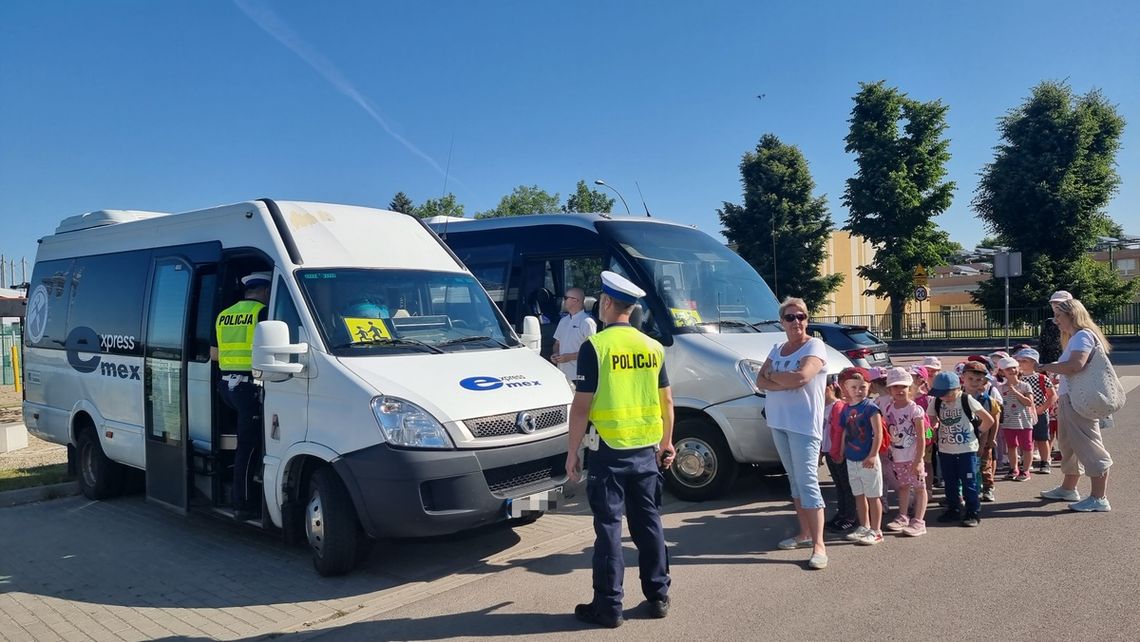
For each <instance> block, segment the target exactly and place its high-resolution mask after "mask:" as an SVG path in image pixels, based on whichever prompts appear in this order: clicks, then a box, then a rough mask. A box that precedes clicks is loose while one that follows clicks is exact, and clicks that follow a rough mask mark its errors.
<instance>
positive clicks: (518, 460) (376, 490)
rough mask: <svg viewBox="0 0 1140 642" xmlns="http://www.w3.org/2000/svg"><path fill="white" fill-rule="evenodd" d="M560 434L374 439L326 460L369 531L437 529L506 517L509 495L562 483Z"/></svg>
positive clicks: (407, 533)
mask: <svg viewBox="0 0 1140 642" xmlns="http://www.w3.org/2000/svg"><path fill="white" fill-rule="evenodd" d="M566 450H567V439H566V435H564V434H563V435H560V436H557V437H552V438H549V439H544V440H542V441H535V442H530V443H525V444H518V445H514V446H506V447H503V448H489V449H485V450H405V449H399V448H393V447H391V446H389V445H387V444H378V445H375V446H370V447H368V448H364V449H362V450H358V451H355V452H352V453H348V454H345V455H342V456H341V457H339V458H337V459H336V460H334V461H333V462H332V465H333V468H334V469H335V470H336V471H337V473H338V474H339V475H340V477H341V479H342V480H343V481H344V483H345V486H346V487H347V489H348V492H349V495H350V496H351V497H352V501H353V504H354V505H355V507H356V512H357V515H358V517H359V518H360V524H361V526H362V527H363V529H364V532H365V533H367V534H368V535H369V536H370V537H373V538H380V537H426V536H432V535H444V534H448V533H455V532H458V531H462V530H466V529H469V528H475V527H477V526H482V525H484V524H491V523H494V522H499V521H503V520H506V519H507V518H508V517H509V514H508V511H509V503H510V501H512V500H515V499H519V498H523V497H529V496H532V495H536V494H539V493H546V492H549V491H553V490H555V489H557V488H559V487H561V486H563V485H564V484H566V481H567V477H566V469H565V466H566Z"/></svg>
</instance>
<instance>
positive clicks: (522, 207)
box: [475, 185, 559, 218]
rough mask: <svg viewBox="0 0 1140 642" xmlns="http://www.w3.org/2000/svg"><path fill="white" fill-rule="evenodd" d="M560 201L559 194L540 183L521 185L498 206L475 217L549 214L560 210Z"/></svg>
mask: <svg viewBox="0 0 1140 642" xmlns="http://www.w3.org/2000/svg"><path fill="white" fill-rule="evenodd" d="M558 201H559V197H558V194H550V193H549V192H547V191H546V190H544V189H542V188H540V187H539V186H538V185H519V186H518V187H516V188H515V189H514V191H512V192H511V193H510V194H507V195H506V196H504V197H503V198H502V199H501V200H500V201H499V205H498V207H496V208H495V209H492V210H487V211H486V212H479V213H478V214H476V215H475V218H498V217H500V216H525V215H527V214H548V213H550V212H557V211H558Z"/></svg>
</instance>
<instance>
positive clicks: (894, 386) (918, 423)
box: [883, 368, 926, 537]
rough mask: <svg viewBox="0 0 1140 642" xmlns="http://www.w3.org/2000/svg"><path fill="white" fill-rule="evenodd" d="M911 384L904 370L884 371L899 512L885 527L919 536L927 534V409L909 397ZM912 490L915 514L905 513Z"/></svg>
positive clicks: (892, 461)
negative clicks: (924, 458) (924, 461)
mask: <svg viewBox="0 0 1140 642" xmlns="http://www.w3.org/2000/svg"><path fill="white" fill-rule="evenodd" d="M913 384H914V380H913V378H912V377H911V376H910V373H909V372H907V371H906V370H903V369H902V368H891V369H890V370H888V371H887V390H889V391H890V395H891V402H890V403H889V404H887V409H886V412H884V413H883V416H884V418H885V420H886V424H887V434H888V435H889V436H890V441H891V444H890V446H891V447H890V451H889V458H890V461H891V474H892V475H893V476H894V478H895V487H896V488H898V493H899V514H898V516H897V517H895V518H894V519H893V520H891V522H890V523H889V524H887V526H886V528H887V530H890V531H894V532H896V533H899V532H901V533H903V534H904V535H909V536H911V537H918V536H920V535H925V534H926V520H925V517H926V480H925V477H926V467H925V466H924V464H923V461H922V458H923V454H924V453H925V451H926V423H925V419H924V417H925V414H926V413H925V412H924V411H923V409H922V408H920V407H919V406H918V404H916V403H915V402H914V401H912V400H911V386H912V385H913ZM912 494H913V495H914V515H913V516H908V514H907V513H908V512H909V510H910V508H909V507H910V499H911V495H912Z"/></svg>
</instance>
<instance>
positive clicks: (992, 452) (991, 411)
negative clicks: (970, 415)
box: [961, 361, 1002, 502]
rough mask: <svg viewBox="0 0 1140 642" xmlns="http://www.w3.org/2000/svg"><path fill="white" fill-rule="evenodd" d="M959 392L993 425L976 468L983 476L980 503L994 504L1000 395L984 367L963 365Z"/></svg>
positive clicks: (984, 437)
mask: <svg viewBox="0 0 1140 642" xmlns="http://www.w3.org/2000/svg"><path fill="white" fill-rule="evenodd" d="M961 384H962V390H963V391H964V392H965V394H967V395H970V396H971V397H973V398H974V399H975V400H977V401H978V402H979V404H980V405H981V406H982V409H983V410H985V411H986V414H988V415H989V416H990V419H991V420H992V421H993V427H994V430H989V431H986V432H985V434H984V435H982V439H981V441H979V443H978V466H979V472H980V474H981V476H982V491H981V500H982V501H983V502H993V501H996V498H995V496H994V475H995V474H996V473H997V459H996V455H997V432H998V431H997V426H998V423H999V422H1000V418H1001V409H1002V406H1001V403H1002V402H1001V401H1000V398H999V397H998V395H999V394H1000V392H999V391H998V390H997V389H996V388H995V387H994V386H993V385H991V383H990V381H989V371H988V370H986V366H985V363H983V362H979V361H966V364H965V365H964V366H962V377H961Z"/></svg>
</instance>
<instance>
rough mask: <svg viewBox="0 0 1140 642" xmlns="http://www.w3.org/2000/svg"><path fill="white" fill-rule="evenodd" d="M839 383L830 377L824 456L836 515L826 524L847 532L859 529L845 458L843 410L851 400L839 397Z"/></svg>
mask: <svg viewBox="0 0 1140 642" xmlns="http://www.w3.org/2000/svg"><path fill="white" fill-rule="evenodd" d="M840 394H841V392H840V390H839V383H838V382H837V381H835V380H829V381H828V384H827V387H826V388H825V389H824V402H825V403H826V405H825V406H824V409H823V422H824V426H823V448H822V450H823V458H824V461H825V462H826V463H827V470H828V472H829V473H830V474H831V481H832V482H834V483H835V505H836V508H837V510H836V511H835V516H834V517H832V518H831V519H830V520H829V521H827V522H826V523H824V527H825V528H827V529H828V530H832V531H839V532H846V531H849V530H851V529H852V528H855V519H856V513H855V496H854V495H852V494H851V481H850V480H849V479H848V478H847V464H846V463H844V461H843V411H844V409H846V408H847V403H846V402H845V401H843V400H842V399H839V398H838V397H839V395H840Z"/></svg>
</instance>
